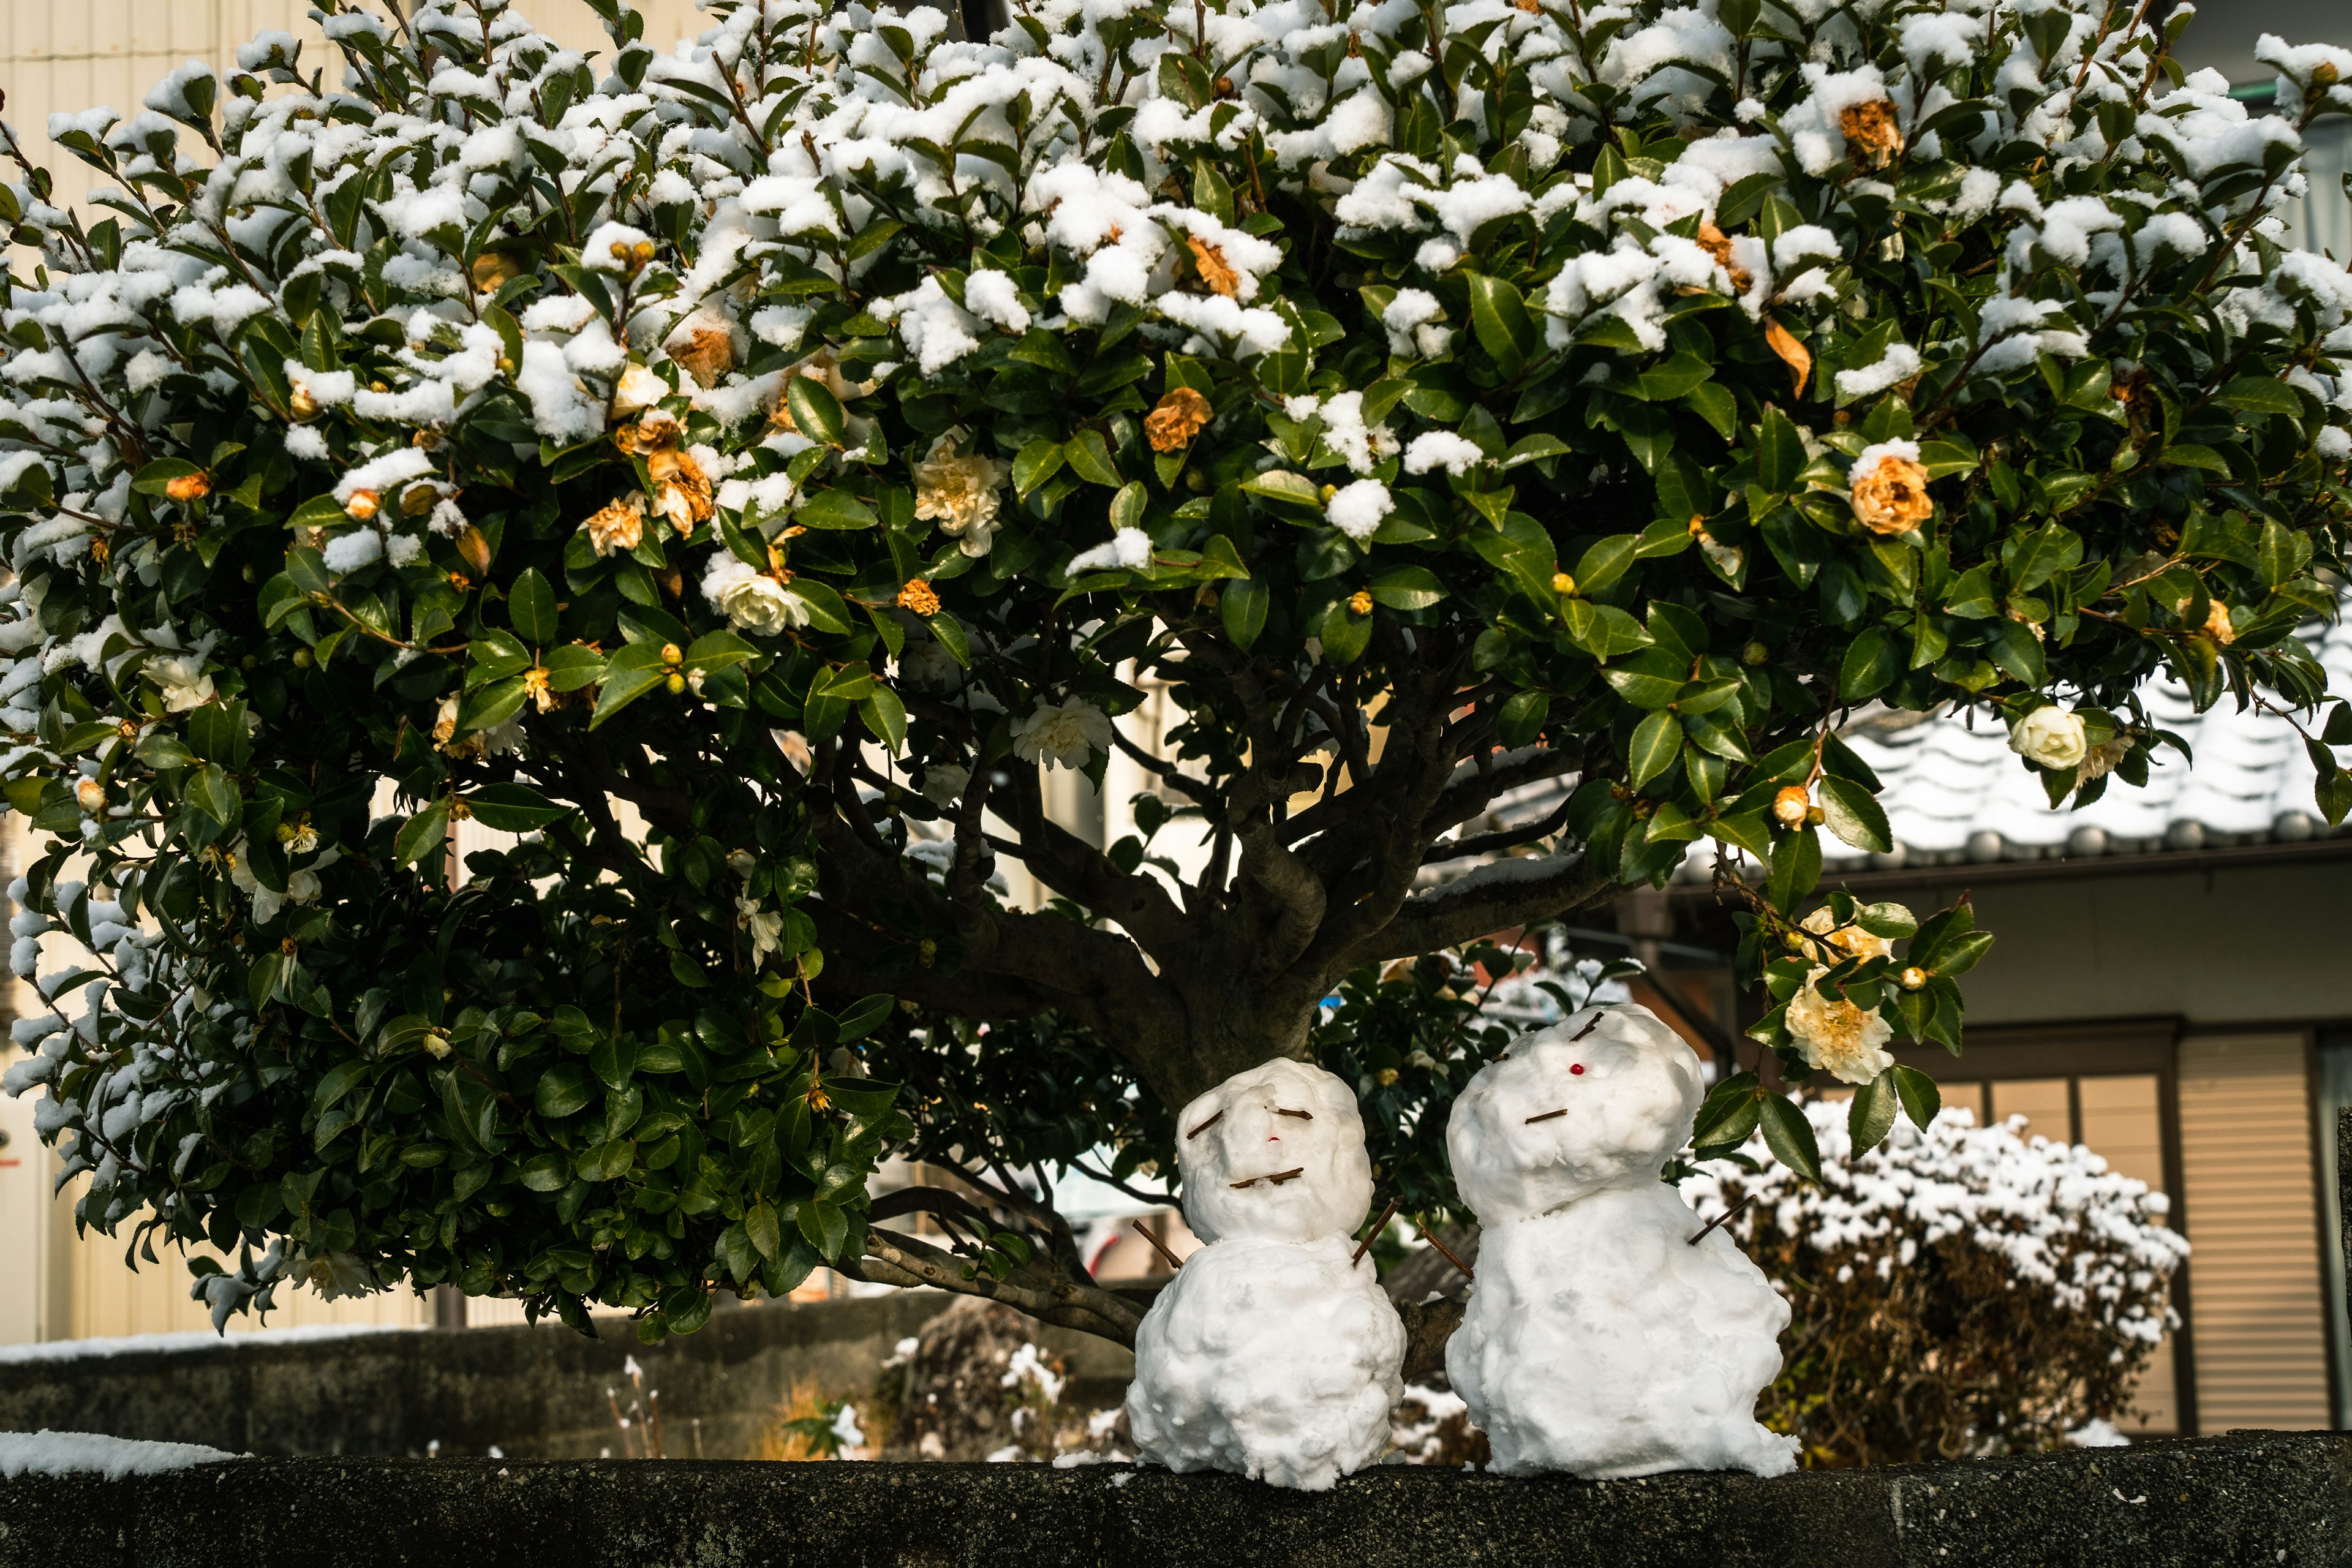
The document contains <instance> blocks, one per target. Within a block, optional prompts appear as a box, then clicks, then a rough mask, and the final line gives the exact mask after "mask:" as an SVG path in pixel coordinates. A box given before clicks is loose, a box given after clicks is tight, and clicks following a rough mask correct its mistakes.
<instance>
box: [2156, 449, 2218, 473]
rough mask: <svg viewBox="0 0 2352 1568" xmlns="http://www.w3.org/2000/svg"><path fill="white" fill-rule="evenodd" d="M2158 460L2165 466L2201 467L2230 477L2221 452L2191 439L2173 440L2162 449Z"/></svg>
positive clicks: (2208, 471) (2209, 471)
mask: <svg viewBox="0 0 2352 1568" xmlns="http://www.w3.org/2000/svg"><path fill="white" fill-rule="evenodd" d="M2158 462H2160V463H2162V464H2163V465H2164V466H2165V467H2166V468H2202V469H2204V470H2205V471H2206V472H2207V473H2209V474H2219V475H2221V477H2222V478H2223V479H2228V478H2229V477H2230V465H2229V462H2228V461H2227V460H2226V459H2225V458H2223V457H2222V456H2221V453H2219V452H2217V451H2215V450H2213V448H2212V447H2200V446H2198V445H2197V444H2196V443H2195V442H2193V441H2175V442H2174V443H2173V444H2172V445H2171V446H2169V447H2166V448H2165V449H2164V456H2163V457H2162V458H2158Z"/></svg>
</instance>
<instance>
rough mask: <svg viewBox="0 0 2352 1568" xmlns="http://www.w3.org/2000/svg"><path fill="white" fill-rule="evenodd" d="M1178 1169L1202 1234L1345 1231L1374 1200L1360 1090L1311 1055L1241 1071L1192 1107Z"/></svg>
mask: <svg viewBox="0 0 2352 1568" xmlns="http://www.w3.org/2000/svg"><path fill="white" fill-rule="evenodd" d="M1176 1168H1177V1170H1178V1171H1179V1172H1180V1173H1181V1174H1182V1176H1183V1178H1184V1219H1185V1223H1187V1224H1188V1225H1190V1226H1192V1233H1193V1234H1194V1235H1196V1236H1198V1237H1200V1238H1201V1239H1202V1240H1203V1241H1223V1240H1224V1239H1225V1238H1227V1237H1237V1236H1248V1237H1265V1238H1266V1239H1268V1240H1271V1241H1313V1240H1316V1239H1318V1237H1330V1236H1346V1235H1348V1234H1349V1233H1350V1232H1352V1231H1353V1230H1354V1229H1355V1228H1356V1226H1359V1225H1361V1224H1362V1223H1363V1219H1364V1211H1365V1210H1366V1209H1368V1208H1370V1207H1371V1205H1372V1163H1371V1159H1370V1156H1368V1155H1367V1154H1366V1153H1365V1152H1364V1121H1363V1118H1362V1117H1361V1116H1360V1115H1359V1114H1358V1112H1357V1110H1356V1097H1355V1096H1354V1095H1352V1094H1350V1093H1349V1092H1348V1086H1347V1085H1346V1084H1345V1083H1343V1082H1341V1081H1340V1080H1339V1079H1338V1078H1336V1077H1334V1076H1333V1075H1331V1074H1330V1073H1328V1072H1325V1071H1324V1070H1323V1069H1322V1068H1318V1067H1309V1066H1307V1064H1306V1063H1305V1062H1294V1061H1290V1060H1287V1059H1281V1060H1276V1061H1270V1062H1267V1063H1266V1064H1265V1066H1263V1067H1255V1068H1250V1069H1249V1070H1248V1071H1247V1072H1243V1073H1235V1074H1234V1076H1233V1077H1231V1078H1229V1079H1225V1081H1224V1082H1223V1083H1221V1084H1219V1085H1218V1086H1217V1087H1216V1088H1214V1089H1211V1090H1210V1091H1209V1092H1208V1093H1206V1094H1204V1095H1202V1096H1201V1098H1200V1099H1198V1100H1194V1101H1192V1104H1190V1105H1188V1106H1186V1107H1185V1108H1184V1113H1183V1116H1182V1118H1181V1120H1180V1121H1178V1122H1177V1124H1176Z"/></svg>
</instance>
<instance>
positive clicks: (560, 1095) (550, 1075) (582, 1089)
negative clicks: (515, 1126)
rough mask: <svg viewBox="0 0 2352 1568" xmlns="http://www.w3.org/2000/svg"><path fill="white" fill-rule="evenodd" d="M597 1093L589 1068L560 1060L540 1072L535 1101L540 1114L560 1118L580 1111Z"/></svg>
mask: <svg viewBox="0 0 2352 1568" xmlns="http://www.w3.org/2000/svg"><path fill="white" fill-rule="evenodd" d="M594 1093H595V1087H594V1086H593V1084H591V1083H590V1082H589V1081H588V1069H587V1068H584V1067H583V1066H581V1065H580V1064H579V1063H578V1062H559V1063H557V1064H556V1065H555V1066H553V1067H551V1068H548V1069H547V1070H546V1071H545V1072H543V1073H541V1074H540V1075H539V1089H538V1090H537V1092H536V1093H535V1094H534V1095H533V1097H532V1102H533V1103H534V1104H535V1105H536V1106H537V1107H538V1108H539V1113H540V1114H541V1116H545V1117H548V1118H550V1119H558V1118H562V1117H566V1116H570V1115H572V1113H573V1112H574V1111H577V1110H581V1109H582V1108H583V1107H584V1106H585V1105H586V1104H587V1103H588V1101H589V1100H590V1098H591V1097H592V1096H593V1094H594Z"/></svg>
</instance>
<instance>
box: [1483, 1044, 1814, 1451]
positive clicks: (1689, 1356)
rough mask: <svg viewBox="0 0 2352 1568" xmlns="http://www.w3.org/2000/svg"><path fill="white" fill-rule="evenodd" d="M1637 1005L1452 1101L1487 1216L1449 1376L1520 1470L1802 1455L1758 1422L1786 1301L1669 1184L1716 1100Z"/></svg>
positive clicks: (1510, 1054) (1530, 1052)
mask: <svg viewBox="0 0 2352 1568" xmlns="http://www.w3.org/2000/svg"><path fill="white" fill-rule="evenodd" d="M1704 1088H1705V1086H1704V1082H1703V1080H1702V1079H1701V1077H1700V1073H1699V1065H1698V1058H1697V1057H1696V1055H1695V1054H1694V1053H1693V1052H1692V1050H1691V1048H1690V1047H1688V1046H1687V1045H1685V1044H1684V1043H1683V1041H1682V1039H1681V1037H1678V1036H1677V1035H1675V1033H1674V1031H1672V1030H1671V1029H1668V1028H1667V1027H1666V1026H1664V1024H1662V1023H1660V1022H1659V1021H1658V1020H1657V1018H1656V1017H1654V1016H1652V1015H1651V1013H1650V1012H1649V1011H1648V1010H1647V1009H1646V1008H1643V1007H1640V1006H1632V1005H1627V1006H1618V1007H1604V1008H1587V1009H1585V1010H1584V1011H1582V1012H1580V1013H1577V1014H1575V1015H1573V1016H1570V1018H1569V1019H1568V1020H1567V1021H1566V1022H1564V1023H1561V1024H1558V1025H1555V1026H1552V1027H1550V1028H1549V1029H1544V1030H1540V1031H1538V1032H1537V1033H1535V1034H1532V1035H1528V1036H1526V1037H1522V1038H1520V1039H1518V1040H1515V1041H1513V1042H1512V1044H1511V1047H1510V1048H1509V1050H1508V1051H1507V1053H1505V1055H1504V1056H1503V1057H1502V1058H1498V1059H1497V1060H1496V1061H1495V1062H1492V1063H1490V1064H1488V1065H1487V1066H1486V1068H1482V1069H1481V1070H1480V1071H1479V1073H1478V1074H1477V1076H1476V1077H1475V1078H1474V1079H1472V1080H1471V1081H1470V1084H1469V1085H1468V1087H1466V1088H1465V1089H1464V1090H1463V1092H1462V1095H1461V1096H1460V1098H1459V1099H1457V1100H1455V1102H1454V1112H1453V1117H1452V1119H1451V1121H1449V1122H1448V1124H1447V1128H1446V1150H1447V1152H1448V1154H1449V1155H1450V1156H1451V1157H1452V1160H1453V1163H1454V1181H1455V1183H1456V1184H1457V1185H1458V1186H1459V1187H1460V1189H1461V1191H1462V1194H1463V1196H1464V1198H1465V1200H1467V1201H1468V1203H1469V1204H1470V1205H1471V1207H1472V1208H1473V1209H1475V1211H1476V1212H1477V1215H1478V1217H1479V1221H1480V1224H1481V1226H1482V1231H1481V1238H1480V1242H1479V1252H1478V1278H1477V1281H1476V1283H1475V1285H1473V1286H1472V1288H1471V1294H1470V1302H1469V1306H1468V1309H1467V1310H1466V1312H1465V1315H1464V1318H1463V1321H1462V1326H1461V1328H1460V1329H1458V1330H1457V1331H1455V1332H1454V1337H1453V1339H1452V1341H1451V1342H1449V1343H1448V1344H1447V1346H1446V1352H1445V1370H1446V1374H1447V1376H1448V1378H1449V1379H1451V1381H1452V1383H1453V1384H1454V1392H1455V1393H1457V1394H1461V1395H1462V1397H1463V1399H1464V1400H1465V1401H1466V1402H1467V1403H1468V1405H1469V1406H1470V1415H1471V1418H1472V1419H1473V1420H1474V1421H1475V1422H1476V1423H1477V1424H1478V1426H1480V1427H1481V1428H1482V1429H1484V1430H1485V1432H1486V1436H1487V1440H1488V1441H1489V1442H1490V1443H1491V1444H1492V1445H1493V1447H1494V1453H1495V1465H1494V1468H1496V1470H1497V1471H1499V1472H1501V1473H1503V1474H1506V1475H1525V1474H1530V1473H1533V1472H1535V1471H1538V1470H1567V1471H1570V1472H1571V1473H1573V1474H1576V1475H1580V1476H1587V1477H1591V1478H1595V1479H1600V1478H1607V1477H1621V1476H1646V1475H1654V1474H1657V1473H1659V1472H1661V1471H1664V1470H1684V1469H1743V1470H1752V1471H1754V1472H1755V1473H1757V1474H1758V1475H1767V1476H1769V1475H1780V1474H1784V1473H1785V1472H1787V1471H1789V1470H1790V1469H1792V1468H1795V1465H1796V1452H1797V1442H1796V1439H1795V1438H1793V1437H1784V1436H1780V1435H1779V1434H1777V1433H1773V1432H1770V1431H1768V1430H1767V1429H1766V1428H1764V1427H1763V1426H1759V1424H1758V1423H1757V1421H1756V1416H1755V1411H1756V1396H1757V1394H1759V1393H1760V1392H1761V1391H1762V1390H1763V1388H1764V1387H1765V1385H1766V1384H1769V1383H1770V1382H1771V1381H1772V1379H1773V1377H1774V1376H1776V1375H1777V1374H1778V1373H1779V1372H1780V1344H1779V1339H1780V1331H1782V1330H1783V1329H1785V1328H1787V1327H1788V1324H1789V1306H1788V1303H1787V1302H1785V1301H1783V1300H1781V1299H1780V1295H1779V1293H1778V1292H1776V1291H1775V1290H1774V1289H1772V1287H1771V1285H1770V1283H1769V1282H1768V1281H1767V1280H1766V1279H1765V1278H1764V1275H1763V1272H1762V1271H1761V1270H1760V1269H1759V1268H1757V1267H1756V1265H1755V1264H1754V1263H1753V1262H1751V1261H1750V1260H1749V1259H1748V1257H1747V1255H1746V1254H1745V1253H1742V1252H1741V1251H1740V1250H1739V1249H1738V1247H1736V1246H1734V1245H1733V1244H1732V1242H1731V1240H1730V1238H1729V1237H1727V1235H1726V1234H1725V1233H1724V1232H1723V1231H1722V1230H1720V1229H1717V1230H1715V1231H1710V1232H1708V1233H1707V1235H1706V1237H1704V1238H1702V1239H1701V1240H1700V1241H1699V1242H1698V1244H1697V1245H1696V1246H1693V1245H1691V1237H1694V1236H1696V1235H1697V1233H1698V1231H1699V1230H1700V1228H1701V1222H1700V1221H1699V1219H1698V1218H1697V1216H1696V1215H1693V1214H1692V1213H1691V1211H1690V1208H1689V1206H1688V1205H1685V1203H1684V1202H1683V1201H1682V1198H1681V1196H1680V1195H1679V1194H1676V1193H1675V1190H1674V1189H1673V1188H1671V1187H1669V1186H1667V1185H1665V1184H1664V1183H1663V1182H1661V1181H1660V1180H1659V1179H1658V1177H1659V1173H1660V1172H1661V1171H1662V1170H1663V1169H1664V1165H1665V1163H1666V1161H1667V1160H1668V1159H1669V1158H1671V1157H1672V1156H1673V1154H1674V1152H1675V1151H1676V1150H1678V1149H1680V1148H1681V1147H1682V1145H1683V1143H1684V1142H1685V1141H1686V1140H1687V1138H1688V1137H1689V1135H1690V1128H1691V1121H1692V1119H1693V1117H1694V1116H1695V1115H1696V1113H1697V1110H1698V1105H1699V1101H1700V1100H1701V1099H1703V1098H1704Z"/></svg>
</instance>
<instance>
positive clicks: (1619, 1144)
mask: <svg viewBox="0 0 2352 1568" xmlns="http://www.w3.org/2000/svg"><path fill="white" fill-rule="evenodd" d="M1705 1098H1706V1082H1705V1080H1704V1079H1702V1078H1701V1077H1700V1075H1699V1061H1698V1054H1697V1053H1696V1051H1693V1050H1692V1049H1691V1048H1690V1047H1689V1046H1687V1045H1685V1043H1684V1042H1683V1038H1682V1037H1681V1036H1679V1035H1677V1034H1675V1032H1674V1031H1673V1030H1672V1029H1669V1028H1668V1027H1666V1026H1665V1025H1664V1024H1662V1023H1660V1022H1659V1021H1658V1019H1657V1017H1656V1016H1655V1015H1654V1014H1653V1013H1651V1011H1650V1010H1649V1009H1648V1008H1646V1007H1642V1006H1636V1005H1631V1004H1628V1005H1622V1006H1615V1007H1587V1008H1585V1009H1584V1010H1582V1011H1581V1012H1579V1013H1574V1014H1571V1015H1570V1016H1569V1017H1568V1018H1567V1020H1566V1021H1564V1022H1562V1023H1559V1024H1554V1025H1553V1026H1551V1027H1549V1028H1548V1029H1539V1030H1538V1031H1536V1032H1535V1033H1533V1034H1529V1035H1522V1036H1520V1037H1518V1038H1517V1039H1516V1040H1513V1041H1512V1042H1511V1044H1510V1048H1509V1049H1508V1050H1507V1051H1505V1052H1504V1054H1503V1055H1502V1056H1500V1057H1497V1058H1496V1059H1495V1060H1493V1061H1492V1062H1489V1063H1487V1064H1486V1067H1484V1068H1480V1069H1479V1070H1478V1072H1477V1074H1476V1076H1475V1077H1474V1078H1472V1079H1471V1080H1470V1082H1469V1085H1468V1086H1467V1087H1466V1088H1465V1089H1463V1091H1462V1093H1461V1096H1460V1097H1459V1098H1458V1099H1456V1100H1454V1114H1453V1117H1452V1119H1451V1120H1450V1121H1447V1123H1446V1126H1445V1152H1446V1154H1447V1156H1448V1158H1450V1159H1451V1160H1452V1161H1453V1163H1454V1184H1456V1185H1457V1186H1458V1187H1460V1188H1461V1191H1462V1196H1463V1198H1464V1199H1465V1201H1467V1202H1468V1204H1469V1205H1470V1206H1471V1207H1472V1208H1473V1209H1475V1210H1476V1211H1477V1214H1478V1218H1479V1220H1480V1222H1481V1223H1482V1224H1486V1225H1495V1224H1498V1223H1501V1222H1504V1221H1508V1220H1514V1219H1527V1218H1530V1217H1532V1216H1534V1215H1539V1214H1545V1213H1548V1212H1549V1211H1550V1210H1552V1209H1556V1208H1559V1206H1561V1205H1564V1204H1568V1203H1572V1202H1574V1201H1575V1200H1576V1199H1578V1198H1580V1197H1583V1196H1584V1195H1585V1194H1588V1193H1592V1192H1597V1191H1599V1190H1600V1189H1601V1188H1603V1187H1616V1186H1630V1185H1633V1184H1638V1183H1643V1182H1654V1181H1656V1180H1657V1179H1658V1173H1659V1172H1660V1171H1661V1170H1662V1169H1664V1165H1665V1163H1666V1161H1667V1160H1668V1159H1670V1158H1672V1157H1673V1155H1674V1152H1675V1150H1677V1149H1679V1148H1681V1147H1682V1146H1683V1142H1684V1140H1685V1139H1686V1138H1688V1137H1689V1136H1690V1130H1691V1121H1692V1119H1693V1118H1694V1117H1696V1115H1697V1114H1698V1107H1699V1102H1700V1101H1701V1100H1704V1099H1705Z"/></svg>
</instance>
